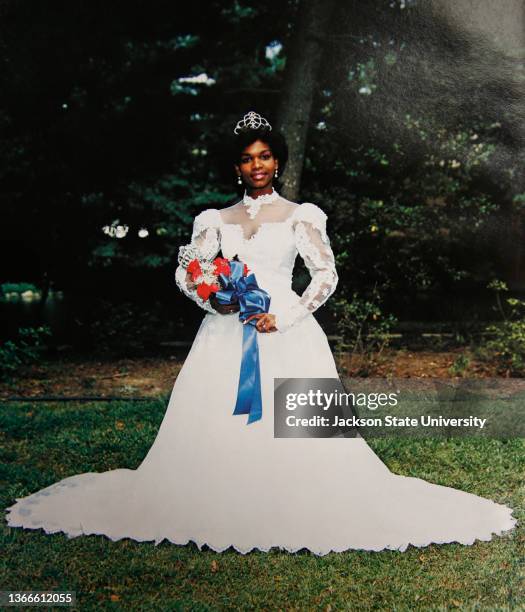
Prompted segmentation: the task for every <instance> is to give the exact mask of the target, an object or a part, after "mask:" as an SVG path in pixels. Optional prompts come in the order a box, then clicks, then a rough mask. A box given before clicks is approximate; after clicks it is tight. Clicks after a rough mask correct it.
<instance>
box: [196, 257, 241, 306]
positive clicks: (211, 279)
mask: <svg viewBox="0 0 525 612" xmlns="http://www.w3.org/2000/svg"><path fill="white" fill-rule="evenodd" d="M234 260H235V261H239V260H238V258H237V255H236V256H235V257H234ZM186 270H187V272H188V273H189V274H190V275H191V279H192V281H193V283H194V284H195V285H196V287H197V295H198V296H199V297H200V298H201V299H202V300H209V298H210V295H211V294H212V293H217V291H220V290H221V289H222V288H223V287H221V281H223V282H224V280H226V278H227V277H229V276H230V274H231V267H230V260H229V259H226V258H225V257H216V258H215V259H214V260H213V261H200V260H199V259H197V258H194V259H192V260H191V261H190V262H189V264H188V267H187V268H186ZM248 273H249V269H248V266H247V265H246V264H244V270H243V276H248Z"/></svg>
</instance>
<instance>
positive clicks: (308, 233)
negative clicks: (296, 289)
mask: <svg viewBox="0 0 525 612" xmlns="http://www.w3.org/2000/svg"><path fill="white" fill-rule="evenodd" d="M326 220H327V216H326V214H325V213H324V211H323V210H321V209H320V208H319V207H318V206H317V205H315V204H312V203H310V202H305V203H303V204H301V205H299V207H298V208H297V209H296V212H295V214H294V215H293V228H294V234H295V244H296V247H297V251H298V252H299V254H300V255H301V257H302V258H303V260H304V262H305V264H306V267H307V268H308V271H309V273H310V276H311V281H310V284H309V285H308V287H306V289H305V290H304V292H303V294H302V295H301V298H300V300H299V302H298V304H297V305H295V306H294V307H292V308H289V309H288V310H286V311H284V312H282V313H276V327H277V329H278V330H279V331H280V332H286V331H287V330H288V329H289V328H290V327H292V325H295V324H297V323H298V322H299V321H301V320H302V319H304V318H305V317H306V316H307V315H308V314H310V313H312V312H314V311H315V310H317V309H318V308H319V307H320V306H322V305H323V304H324V303H325V302H326V301H327V300H328V298H329V297H330V296H331V295H332V293H333V292H334V291H335V288H336V286H337V282H338V280H339V279H338V276H337V270H336V268H335V259H334V254H333V252H332V248H331V246H330V240H329V238H328V234H327V233H326Z"/></svg>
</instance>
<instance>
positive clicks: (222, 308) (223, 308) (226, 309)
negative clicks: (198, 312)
mask: <svg viewBox="0 0 525 612" xmlns="http://www.w3.org/2000/svg"><path fill="white" fill-rule="evenodd" d="M209 301H210V305H211V307H212V308H214V309H215V310H216V311H217V312H218V313H219V314H231V313H232V312H239V309H240V306H239V302H235V303H234V304H221V303H220V302H219V300H218V299H217V298H216V297H215V296H214V295H210V298H209Z"/></svg>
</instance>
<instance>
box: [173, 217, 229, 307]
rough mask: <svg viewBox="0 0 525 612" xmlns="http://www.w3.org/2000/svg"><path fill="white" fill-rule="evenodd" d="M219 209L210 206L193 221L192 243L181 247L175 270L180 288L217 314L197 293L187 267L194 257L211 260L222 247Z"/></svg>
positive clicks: (200, 304) (199, 303)
mask: <svg viewBox="0 0 525 612" xmlns="http://www.w3.org/2000/svg"><path fill="white" fill-rule="evenodd" d="M218 214H219V213H218V211H217V210H215V209H213V208H210V209H207V210H203V211H202V212H201V213H199V214H198V215H197V216H196V217H195V220H194V222H193V232H192V236H191V242H190V244H187V245H185V246H181V247H180V249H179V256H178V262H179V265H178V266H177V269H176V270H175V282H176V283H177V286H178V288H179V289H180V290H181V291H182V292H183V293H184V294H185V295H186V296H188V297H189V298H190V299H192V300H193V301H194V302H196V303H197V304H198V305H199V306H200V307H201V308H203V309H204V310H206V311H207V312H210V313H213V314H216V313H217V311H216V310H215V309H214V308H212V306H210V303H209V302H208V301H207V300H203V299H202V298H201V297H199V295H198V294H197V290H196V286H195V284H194V283H193V282H192V279H191V275H190V274H188V272H187V271H186V268H187V267H188V264H189V263H190V261H191V260H192V259H195V258H197V259H198V260H199V261H211V260H212V259H214V258H215V256H216V255H217V253H218V252H219V249H220V239H219V230H218V223H217V215H218Z"/></svg>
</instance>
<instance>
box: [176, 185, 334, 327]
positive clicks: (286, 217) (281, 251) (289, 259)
mask: <svg viewBox="0 0 525 612" xmlns="http://www.w3.org/2000/svg"><path fill="white" fill-rule="evenodd" d="M326 219H327V217H326V214H325V213H324V212H323V211H322V210H321V209H320V208H319V207H318V206H316V205H315V204H312V203H310V202H305V203H303V204H295V203H293V202H290V201H288V200H286V199H284V198H282V197H280V196H279V197H277V198H276V199H274V201H271V202H267V203H264V204H263V205H262V206H261V207H260V209H259V210H258V212H257V214H256V216H255V217H254V218H253V219H252V218H250V216H249V214H248V210H247V207H246V206H245V205H243V204H242V202H241V203H238V204H236V205H235V206H232V207H230V208H226V209H223V210H220V211H219V210H217V209H214V208H210V209H207V210H204V211H202V212H201V213H200V214H199V215H197V217H196V218H195V221H194V225H193V232H192V238H191V242H190V244H188V245H185V246H182V247H181V248H180V249H179V266H178V267H177V269H176V271H175V279H176V282H177V285H178V287H179V288H180V290H181V291H182V292H183V293H185V294H186V295H187V296H188V297H190V298H191V299H192V300H194V301H195V302H197V304H198V305H199V306H201V307H202V308H204V309H205V310H206V311H208V312H209V313H215V314H216V311H215V310H214V309H213V308H212V306H211V305H210V304H209V302H208V301H205V300H202V299H201V298H200V297H199V296H198V295H197V292H196V287H195V285H194V284H193V283H192V281H191V277H190V275H189V274H187V272H186V267H187V266H188V263H189V262H190V261H191V260H192V259H193V258H195V257H197V258H198V259H199V260H201V261H202V260H206V261H210V260H212V259H214V258H215V257H216V256H217V255H218V253H219V251H222V255H223V257H227V258H228V259H230V258H232V257H234V256H235V255H238V257H239V259H240V260H241V261H244V262H245V263H246V264H247V265H248V267H249V268H250V270H251V271H252V272H254V274H255V276H256V278H257V282H258V284H259V286H260V287H261V288H262V289H265V290H266V291H268V293H269V294H270V296H271V303H270V312H271V313H273V314H274V315H275V316H276V326H277V329H278V330H279V331H280V332H285V331H286V330H287V329H289V328H290V327H291V326H292V325H295V324H297V323H298V322H299V321H301V320H302V319H303V318H304V317H306V316H308V315H309V314H311V313H312V312H314V311H315V310H317V309H318V308H319V307H320V306H321V305H322V304H324V303H325V302H326V301H327V300H328V298H329V297H330V296H331V295H332V293H333V292H334V290H335V287H336V285H337V281H338V277H337V271H336V269H335V262H334V255H333V252H332V249H331V247H330V240H329V238H328V235H327V233H326ZM298 253H299V254H300V255H301V257H302V258H303V260H304V262H305V264H306V266H307V268H308V271H309V272H310V275H311V281H310V284H309V285H308V287H307V288H306V289H305V291H304V292H303V294H302V295H301V296H298V295H297V293H295V292H294V291H293V290H292V288H291V285H292V274H293V268H294V264H295V259H296V257H297V254H298Z"/></svg>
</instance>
